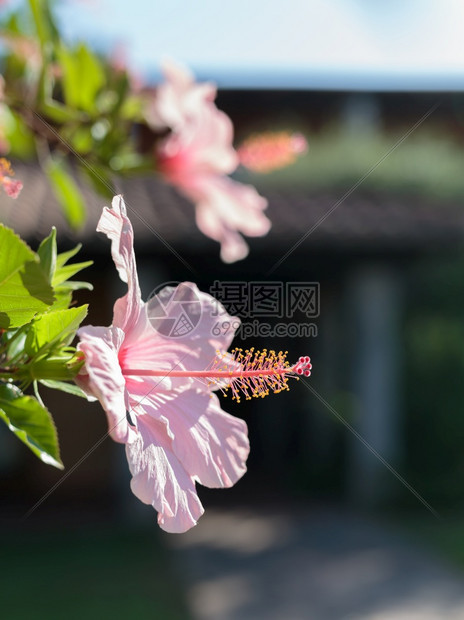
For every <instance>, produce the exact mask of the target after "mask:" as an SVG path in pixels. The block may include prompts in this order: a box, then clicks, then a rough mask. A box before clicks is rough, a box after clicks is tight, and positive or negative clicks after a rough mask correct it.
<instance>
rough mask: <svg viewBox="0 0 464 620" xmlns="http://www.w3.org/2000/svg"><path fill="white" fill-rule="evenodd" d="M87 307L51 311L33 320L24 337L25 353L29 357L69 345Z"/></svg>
mask: <svg viewBox="0 0 464 620" xmlns="http://www.w3.org/2000/svg"><path fill="white" fill-rule="evenodd" d="M87 308H88V306H87V305H84V306H79V307H77V308H68V309H67V310H55V311H53V310H51V311H50V312H47V313H46V314H43V315H42V316H41V317H40V318H38V319H37V320H35V321H34V322H33V323H32V325H31V328H30V330H29V331H28V334H27V337H26V352H27V354H28V355H30V356H31V357H32V356H34V355H36V354H37V353H39V352H43V351H46V350H52V349H53V348H54V347H55V346H56V345H57V344H58V343H59V344H60V346H65V345H68V344H70V342H71V341H72V339H73V338H74V336H75V333H76V330H77V329H78V327H79V325H80V324H81V323H82V321H83V320H84V319H85V317H86V316H87Z"/></svg>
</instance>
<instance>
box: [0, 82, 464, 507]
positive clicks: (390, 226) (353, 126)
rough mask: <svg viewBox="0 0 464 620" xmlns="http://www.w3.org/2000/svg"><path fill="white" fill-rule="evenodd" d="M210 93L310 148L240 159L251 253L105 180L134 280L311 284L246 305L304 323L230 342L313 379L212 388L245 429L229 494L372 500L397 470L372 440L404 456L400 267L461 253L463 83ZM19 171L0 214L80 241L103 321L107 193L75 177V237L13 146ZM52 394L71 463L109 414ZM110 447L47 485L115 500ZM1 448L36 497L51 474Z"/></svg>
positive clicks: (177, 202)
mask: <svg viewBox="0 0 464 620" xmlns="http://www.w3.org/2000/svg"><path fill="white" fill-rule="evenodd" d="M218 105H219V107H221V108H222V109H223V110H225V111H226V112H227V113H228V114H229V115H230V116H231V117H232V120H233V121H234V124H235V127H236V129H237V140H238V141H239V140H240V139H242V138H243V137H245V136H247V135H249V134H250V133H252V132H255V131H261V130H262V131H266V130H272V129H276V128H282V129H289V130H295V131H301V132H302V133H304V135H305V136H306V138H307V140H308V143H309V150H308V153H307V155H306V156H305V157H302V158H301V159H300V160H299V161H298V162H297V163H296V164H295V165H293V166H292V167H290V168H288V169H285V170H280V171H277V172H275V173H273V174H269V175H252V174H251V173H249V172H246V171H244V170H242V171H240V173H239V175H238V178H239V179H240V180H242V181H244V182H250V183H253V184H254V185H256V186H257V187H258V189H259V190H260V192H261V193H262V194H263V195H265V196H266V197H267V198H268V199H269V209H268V215H269V218H270V219H271V221H272V223H273V226H272V229H271V232H270V233H269V235H268V236H266V237H264V238H258V239H250V240H249V242H250V248H251V250H250V255H249V257H248V258H247V259H246V260H244V261H242V262H239V263H236V264H233V265H224V264H222V263H221V262H220V260H219V252H218V246H217V244H216V243H214V242H213V241H211V240H209V239H207V238H205V237H204V236H203V235H202V234H201V233H200V232H199V231H198V230H197V229H196V227H195V226H194V212H193V208H192V206H191V205H190V204H189V203H188V202H187V201H185V200H184V199H183V198H181V197H180V196H179V195H178V194H177V193H176V191H175V190H174V189H172V188H170V187H168V186H166V185H165V184H163V183H162V182H161V181H159V180H156V179H154V178H140V179H126V180H116V182H115V184H116V189H117V191H118V192H123V193H124V196H125V199H126V202H127V205H128V211H129V215H130V217H131V220H132V223H133V226H134V230H135V247H136V252H137V260H138V265H139V272H140V278H141V282H142V287H143V289H144V290H143V293H144V296H145V298H146V297H148V295H149V294H150V292H151V291H152V290H153V289H154V288H156V287H157V286H159V285H160V284H161V283H163V282H170V281H184V280H193V281H195V282H196V283H197V284H198V286H199V287H200V288H201V289H202V290H205V291H208V290H211V289H212V288H213V287H214V286H215V283H217V282H221V283H227V282H229V283H237V282H246V283H247V282H248V283H249V282H254V283H264V284H265V283H274V284H275V283H282V286H283V287H284V289H285V286H286V284H287V283H300V284H303V285H304V284H308V283H312V284H314V283H318V285H319V289H318V290H319V292H320V299H319V308H318V310H317V311H315V312H313V315H312V316H310V317H308V316H307V315H305V314H304V312H302V311H301V309H298V308H296V309H294V312H293V314H292V316H290V315H288V313H287V315H285V312H283V314H282V315H281V316H276V315H274V316H273V315H272V312H271V313H270V315H268V316H266V315H265V313H264V314H262V316H261V319H260V320H262V321H266V322H267V323H269V324H270V325H271V326H273V325H275V324H276V323H277V322H280V323H282V322H284V323H285V322H286V323H288V324H295V323H300V324H301V323H310V324H311V325H313V326H314V327H313V329H312V331H311V330H309V331H308V336H307V337H301V336H300V337H295V336H294V335H293V336H292V335H287V336H284V337H275V338H264V337H262V336H259V335H255V336H251V337H250V338H249V339H248V340H247V341H246V343H240V342H238V343H237V344H238V345H240V346H243V344H245V345H246V346H255V347H256V348H263V347H266V348H273V349H277V350H280V349H282V350H288V351H289V359H290V360H293V359H296V358H297V357H298V356H299V355H305V354H308V355H310V356H311V357H312V359H313V365H314V369H313V376H312V377H311V379H310V380H309V381H308V386H309V387H308V386H305V385H294V386H292V389H291V391H290V392H289V393H285V394H281V395H278V396H275V397H272V396H270V397H268V398H266V399H265V400H259V401H253V402H251V403H246V404H245V405H244V406H243V407H242V406H240V407H238V406H235V405H234V404H232V403H228V402H227V401H226V403H225V408H226V409H227V410H228V411H230V412H232V413H234V414H236V415H241V416H243V417H244V418H245V419H246V421H247V422H248V424H249V427H250V435H251V443H252V452H251V456H250V471H249V474H248V475H247V477H246V479H245V480H244V482H243V483H241V484H240V485H239V487H238V489H237V493H238V495H240V493H243V494H248V493H249V492H250V493H252V494H253V496H254V497H255V498H256V496H258V497H259V496H260V494H261V495H263V496H269V497H270V498H271V499H272V498H273V497H275V498H276V499H278V497H279V495H280V494H281V493H282V492H292V493H296V494H298V495H303V496H305V497H308V498H315V497H321V496H322V497H330V498H335V499H342V498H343V499H350V500H351V501H353V502H362V503H366V502H367V503H375V502H377V501H382V500H385V499H386V498H388V497H389V496H390V494H391V493H392V490H393V487H394V486H395V485H396V484H397V482H395V480H394V478H393V476H392V475H391V474H390V473H389V472H388V470H387V469H386V467H385V465H384V464H383V463H382V462H381V461H380V460H379V459H378V458H377V456H376V455H375V454H373V451H376V452H377V453H378V454H380V455H381V456H382V457H383V458H384V459H385V460H386V461H387V462H388V463H389V464H391V465H392V466H394V467H397V468H398V469H400V470H401V466H402V462H403V459H404V457H405V441H404V427H405V407H404V398H403V385H402V376H403V375H402V372H401V369H402V365H403V362H404V360H403V354H404V342H403V337H402V329H403V321H404V299H405V297H406V296H407V294H408V286H409V284H410V280H409V279H408V278H409V276H408V274H409V269H410V267H411V265H412V264H413V263H414V262H415V261H418V260H420V259H421V258H423V257H424V256H430V257H440V256H444V255H446V254H453V253H459V252H460V250H461V248H462V244H463V241H464V211H463V207H462V199H463V198H464V175H462V173H461V175H457V174H456V169H457V167H459V166H460V165H461V164H463V163H464V155H461V151H463V148H462V147H463V142H464V123H463V119H464V116H463V113H462V110H464V107H463V106H462V96H461V95H458V94H452V93H427V94H426V93H405V92H403V93H400V92H381V91H379V92H373V93H369V92H365V93H352V92H340V91H336V90H333V91H314V92H310V91H304V92H302V91H300V92H298V91H250V90H248V91H238V90H233V91H223V92H221V93H220V97H219V101H218ZM15 169H16V173H17V177H18V178H20V179H21V180H22V181H23V182H24V189H23V192H22V194H21V198H20V199H19V200H18V201H17V202H13V201H9V200H8V199H7V198H4V197H1V198H0V200H1V213H2V219H3V221H4V222H5V223H6V224H7V225H9V226H11V227H12V228H14V229H15V230H16V231H17V232H18V233H19V234H20V235H21V236H23V237H24V238H25V239H27V240H28V241H29V242H30V243H31V244H32V245H33V246H34V244H36V243H37V241H38V240H39V239H41V238H43V236H44V235H46V234H48V232H49V230H50V227H51V226H52V225H55V226H56V227H57V229H58V240H59V243H61V244H63V247H65V246H70V245H71V244H73V243H76V242H77V241H82V242H83V243H84V249H83V252H85V257H86V258H88V257H91V258H94V259H95V266H94V267H93V268H92V269H89V270H88V272H87V273H86V274H85V277H86V278H87V279H89V280H91V281H92V282H93V283H94V285H95V290H94V292H93V293H90V294H89V293H83V294H82V295H81V298H80V299H81V300H82V301H90V303H91V310H90V316H89V320H90V322H91V323H93V324H103V325H106V324H109V323H110V322H111V313H112V304H113V302H114V300H115V299H116V297H118V296H120V295H122V294H124V286H123V284H122V283H119V280H118V276H117V273H116V270H115V269H114V266H113V263H112V261H111V259H110V252H109V243H108V241H107V240H106V238H103V236H99V235H97V234H96V233H95V227H96V223H97V221H98V218H99V216H100V213H101V207H102V205H104V204H108V203H109V200H108V199H105V198H102V197H100V196H97V195H95V194H94V193H93V192H92V191H91V190H90V189H89V188H88V186H86V185H85V184H84V181H83V180H81V179H78V182H79V184H80V185H81V187H82V190H83V194H84V196H85V197H86V203H87V207H88V221H87V223H86V225H85V228H84V230H83V231H82V233H81V234H79V235H76V234H74V233H72V232H71V231H70V230H69V228H68V227H67V225H66V223H65V221H64V218H63V216H62V214H61V212H60V210H59V207H58V205H57V203H56V201H55V199H54V197H53V194H52V192H51V189H50V188H49V187H48V185H47V183H46V180H45V177H44V175H43V174H42V173H41V172H40V170H39V169H38V168H37V167H36V166H34V165H26V164H21V163H19V162H18V163H16V164H15ZM462 169H464V168H462ZM170 248H173V249H174V250H175V252H172V251H171V249H170ZM179 256H180V257H181V260H179ZM190 267H191V269H190ZM284 289H283V290H284ZM248 318H249V319H250V317H248ZM254 318H256V317H253V319H254ZM245 320H247V319H246V317H244V318H243V321H245ZM250 320H251V319H250ZM47 399H48V394H47ZM63 399H64V400H61V397H59V396H55V395H53V396H50V400H48V401H47V402H48V403H49V407H50V409H51V411H52V413H54V415H55V419H56V421H57V425H58V428H59V433H60V437H61V438H62V449H63V460H64V462H65V465H66V466H67V467H69V466H71V465H73V464H74V463H75V462H76V461H77V460H78V459H79V458H80V457H81V456H82V454H84V453H85V452H86V450H89V449H90V448H92V446H93V444H94V443H95V442H96V441H98V440H99V439H100V437H101V436H102V435H103V434H104V433H105V430H106V423H105V417H104V413H103V411H102V410H101V409H100V408H99V407H98V405H91V406H90V405H88V404H86V403H84V402H83V403H82V404H81V403H80V401H79V402H77V400H76V399H71V398H66V397H63ZM226 405H227V406H226ZM71 408H73V410H74V411H73V413H72V414H71V412H70V409H71ZM347 425H349V426H350V427H351V428H352V429H354V431H355V432H356V433H359V435H360V436H361V437H362V440H360V438H359V437H358V436H356V433H353V432H352V430H350V429H348V428H347ZM0 441H1V442H2V446H3V445H5V447H6V446H7V445H8V444H9V443H11V442H15V441H16V440H15V438H14V437H9V436H6V435H5V436H3V435H1V436H0ZM367 444H368V445H367ZM5 450H6V451H8V450H10V448H8V449H7V448H5ZM122 452H123V451H122V449H121V447H120V446H115V445H113V444H112V443H111V442H110V441H107V442H105V443H104V444H102V445H101V446H99V447H98V449H97V450H96V451H95V452H93V453H91V454H90V455H89V458H88V459H86V461H85V462H83V464H82V465H81V466H79V467H78V468H77V470H76V471H75V472H74V473H73V474H72V476H70V478H69V479H68V480H67V481H66V483H65V484H63V485H62V488H60V490H59V491H58V492H57V495H58V494H61V495H60V497H62V498H63V501H72V500H73V498H74V500H75V499H76V498H78V501H81V500H82V498H86V499H87V500H89V499H90V502H91V503H92V502H94V501H98V500H99V498H100V499H102V502H103V503H104V502H106V501H107V500H109V499H111V498H112V497H113V498H117V496H118V491H117V489H118V488H122V491H121V493H126V492H127V493H129V490H128V488H125V486H126V485H125V483H126V481H127V476H128V474H126V473H124V474H121V472H122V468H121V469H119V468H118V467H119V466H118V467H117V468H116V469H115V468H114V467H113V465H114V463H115V462H119V460H121V459H123V456H122ZM2 460H3V464H0V467H3V471H4V474H3V475H2V477H1V483H0V484H1V486H2V493H3V494H4V496H6V497H7V496H8V495H9V494H10V493H11V494H12V493H13V488H15V489H16V488H19V492H17V493H18V495H19V497H16V499H18V501H20V500H21V497H24V493H27V494H29V495H30V496H31V497H36V496H39V495H40V494H41V493H42V492H45V491H46V490H48V488H49V487H50V486H51V484H52V483H53V482H54V481H55V480H57V479H59V477H60V476H61V475H62V474H61V473H59V472H58V473H56V472H53V471H50V470H49V469H47V468H46V467H45V466H44V465H40V464H38V463H36V462H35V461H34V457H32V456H31V455H29V454H28V453H27V450H26V448H23V447H22V446H21V445H19V443H18V445H17V446H16V448H15V449H14V450H12V451H11V455H10V456H9V457H8V458H6V457H5V456H4V457H2ZM13 462H14V463H15V467H14V468H13V467H12V466H11V463H13ZM21 463H22V465H21ZM18 464H19V466H18ZM19 477H21V480H22V481H23V482H22V483H21V485H20V486H19V487H18V479H19ZM121 477H123V478H124V484H123V483H122V482H121ZM24 480H26V481H27V482H24ZM25 487H27V488H25ZM11 496H12V495H11Z"/></svg>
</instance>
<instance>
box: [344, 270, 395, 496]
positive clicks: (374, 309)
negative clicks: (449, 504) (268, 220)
mask: <svg viewBox="0 0 464 620" xmlns="http://www.w3.org/2000/svg"><path fill="white" fill-rule="evenodd" d="M348 284H349V288H348V291H347V293H348V299H349V305H350V307H351V308H350V310H351V312H350V313H349V322H348V325H347V328H348V329H350V333H351V336H352V337H351V344H350V348H349V350H348V356H347V362H348V365H349V367H348V369H347V371H348V372H349V373H350V376H351V391H352V393H353V396H354V399H353V408H354V411H353V418H352V420H348V421H349V422H350V423H352V425H353V426H354V428H355V429H356V431H358V433H359V434H360V435H361V436H362V437H363V438H364V440H365V441H366V442H367V443H368V444H369V445H370V446H371V447H372V448H373V449H374V450H376V451H377V452H378V453H379V454H380V455H381V456H382V457H383V458H384V459H385V460H386V461H387V462H388V463H389V464H390V465H392V466H393V467H395V468H396V467H397V466H398V463H399V460H400V455H401V452H402V420H401V398H400V384H399V376H400V364H401V348H402V345H401V331H400V330H401V324H400V319H401V283H400V276H399V273H398V272H397V271H396V270H394V269H393V268H388V267H386V266H383V265H369V266H367V267H361V268H358V269H357V270H356V271H355V272H353V274H352V276H351V277H350V278H349V283H348ZM348 446H349V447H348V468H347V472H348V480H347V489H348V496H349V498H350V499H351V500H352V501H353V502H354V503H357V504H364V505H375V504H379V503H381V502H383V501H386V500H387V499H388V497H389V496H390V494H391V491H392V489H393V488H394V487H395V485H396V484H398V483H397V481H396V480H395V478H394V476H393V474H392V473H391V472H389V471H388V469H387V468H386V467H385V465H384V464H383V463H382V462H381V461H380V460H379V459H378V458H377V457H376V456H375V455H374V454H372V452H371V451H370V450H369V449H368V448H367V447H366V446H365V445H364V444H363V443H362V441H360V440H359V439H358V438H357V437H355V436H354V435H353V434H352V433H350V434H349V444H348Z"/></svg>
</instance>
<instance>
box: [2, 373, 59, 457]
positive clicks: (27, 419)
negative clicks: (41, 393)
mask: <svg viewBox="0 0 464 620" xmlns="http://www.w3.org/2000/svg"><path fill="white" fill-rule="evenodd" d="M0 419H2V420H3V421H4V422H5V424H6V425H7V426H8V428H9V429H10V431H12V432H13V433H14V434H15V435H16V436H17V437H18V438H19V439H20V440H21V441H22V442H24V443H25V444H26V446H28V448H30V450H32V452H33V453H34V454H35V455H36V456H38V457H39V459H41V460H42V461H43V462H44V463H47V465H53V466H54V467H57V468H58V469H63V463H62V462H61V459H60V451H59V447H58V437H57V433H56V428H55V425H54V423H53V420H52V417H51V415H50V413H49V412H48V411H47V409H46V408H45V407H43V406H42V405H41V404H40V403H39V402H38V401H37V400H36V399H35V398H33V397H32V396H25V395H24V394H23V393H22V392H21V390H19V389H18V388H17V387H15V386H13V385H11V384H3V385H0Z"/></svg>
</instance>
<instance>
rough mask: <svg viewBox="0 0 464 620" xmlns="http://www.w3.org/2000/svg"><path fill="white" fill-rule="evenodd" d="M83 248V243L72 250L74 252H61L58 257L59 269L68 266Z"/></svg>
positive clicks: (57, 264)
mask: <svg viewBox="0 0 464 620" xmlns="http://www.w3.org/2000/svg"><path fill="white" fill-rule="evenodd" d="M81 248H82V243H78V244H77V245H76V247H75V248H72V250H68V251H67V252H60V253H59V254H58V256H57V257H56V266H57V268H59V267H63V265H66V263H67V262H68V260H70V259H71V258H73V257H74V256H76V254H77V253H78V252H79V250H80V249H81Z"/></svg>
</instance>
